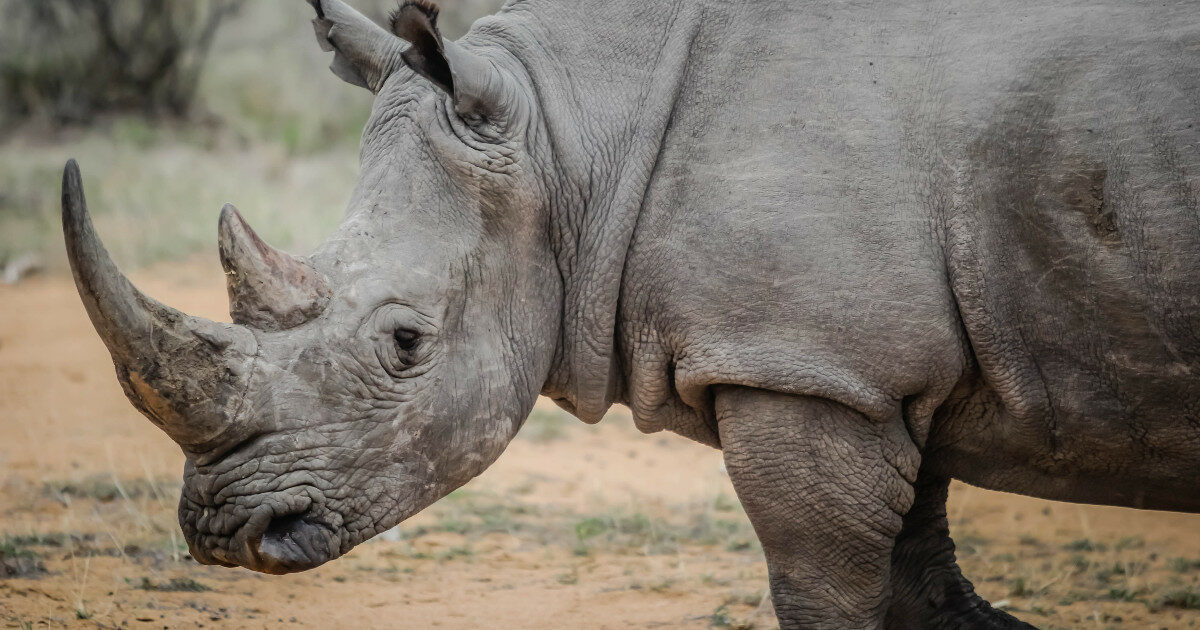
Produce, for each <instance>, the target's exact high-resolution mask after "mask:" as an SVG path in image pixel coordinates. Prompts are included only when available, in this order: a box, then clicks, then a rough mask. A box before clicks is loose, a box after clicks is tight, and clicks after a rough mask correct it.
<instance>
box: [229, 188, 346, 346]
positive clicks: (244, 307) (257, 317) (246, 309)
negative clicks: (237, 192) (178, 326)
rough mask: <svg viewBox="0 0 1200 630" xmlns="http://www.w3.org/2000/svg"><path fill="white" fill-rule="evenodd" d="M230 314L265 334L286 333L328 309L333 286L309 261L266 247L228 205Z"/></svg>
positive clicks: (238, 214) (239, 321) (236, 319)
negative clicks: (267, 332)
mask: <svg viewBox="0 0 1200 630" xmlns="http://www.w3.org/2000/svg"><path fill="white" fill-rule="evenodd" d="M218 244H219V246H220V251H221V265H222V266H223V267H225V279H226V281H227V282H228V288H229V314H230V316H231V317H233V321H234V322H236V323H238V324H244V325H246V326H251V327H253V328H257V329H259V330H286V329H288V328H293V327H295V326H299V325H300V324H303V323H304V322H306V321H308V320H310V319H312V318H314V317H316V316H317V315H319V314H320V313H321V311H323V310H325V305H326V304H327V303H328V302H329V295H330V292H329V286H328V285H327V283H326V282H325V278H324V277H323V276H321V274H320V273H319V272H317V270H315V269H313V268H312V267H311V266H310V265H309V264H308V263H307V262H305V261H304V260H302V259H300V258H297V257H295V256H292V255H291V254H288V253H286V252H281V251H279V250H277V249H275V248H273V247H271V246H270V245H267V244H266V243H264V242H263V240H262V239H260V238H259V237H258V235H257V234H255V233H254V230H252V229H250V225H249V224H247V223H246V220H245V219H243V218H242V215H241V213H240V212H238V211H237V208H234V207H233V206H232V205H229V204H225V207H224V208H222V209H221V221H220V225H219V226H218Z"/></svg>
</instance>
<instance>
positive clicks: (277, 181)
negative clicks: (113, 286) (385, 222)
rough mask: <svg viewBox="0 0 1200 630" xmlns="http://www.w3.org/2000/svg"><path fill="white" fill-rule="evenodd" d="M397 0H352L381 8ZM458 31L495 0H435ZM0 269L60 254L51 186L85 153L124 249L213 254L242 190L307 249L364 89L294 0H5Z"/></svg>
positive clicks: (101, 215) (89, 175)
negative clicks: (347, 80) (340, 74)
mask: <svg viewBox="0 0 1200 630" xmlns="http://www.w3.org/2000/svg"><path fill="white" fill-rule="evenodd" d="M396 1H397V0H350V3H351V4H352V5H354V6H355V7H356V8H357V9H359V10H360V11H362V12H364V13H366V14H367V15H368V16H370V17H372V18H374V19H376V20H378V21H382V20H383V18H384V17H385V16H386V14H387V12H388V11H389V10H391V9H392V8H393V7H394V6H395V4H396ZM439 4H440V6H441V7H442V13H441V16H442V17H441V27H442V31H443V34H444V35H446V36H447V37H451V38H456V37H458V36H460V35H462V34H463V33H465V32H466V30H467V29H468V28H469V26H470V24H471V23H472V22H473V21H474V20H475V19H477V18H478V17H480V16H482V15H486V14H488V13H492V12H494V11H495V10H497V9H498V8H499V5H500V4H501V1H500V0H443V1H442V2H440V3H439ZM0 11H2V14H3V15H4V16H5V19H4V20H3V21H0V271H3V270H4V269H5V267H6V265H8V266H10V267H11V266H12V265H13V264H14V263H17V264H22V265H27V264H30V261H33V264H34V265H36V266H38V267H45V268H49V269H51V270H62V269H64V268H65V259H64V258H63V253H62V243H61V240H62V239H61V227H60V223H59V211H60V210H59V184H60V181H61V173H62V166H63V163H64V162H65V161H66V159H67V158H70V157H74V158H76V159H78V160H79V163H80V166H81V168H82V170H83V173H84V182H85V188H86V193H87V196H88V202H89V207H90V209H91V210H92V213H93V215H94V217H95V221H96V223H97V228H98V229H99V230H100V233H101V235H102V237H103V238H104V241H105V243H106V244H107V246H108V248H109V250H110V251H111V252H112V253H113V256H114V257H115V258H116V259H117V261H118V262H119V263H120V264H122V265H123V266H125V267H128V268H136V267H139V266H143V265H147V264H150V263H154V262H159V261H163V260H168V259H178V258H184V257H188V256H192V255H196V254H198V253H204V254H207V253H210V252H212V251H215V243H216V218H217V213H218V210H219V209H220V207H221V205H222V204H223V203H225V202H227V201H228V202H232V203H234V204H235V205H237V206H238V207H239V208H240V209H241V210H242V212H243V213H244V214H246V215H247V217H248V218H249V219H250V221H251V222H252V223H253V224H254V226H255V228H256V229H257V230H259V232H260V234H261V235H262V236H263V237H264V238H266V239H267V240H268V241H270V242H271V243H272V244H275V245H277V246H280V247H283V248H285V249H289V250H291V251H294V252H306V251H307V250H309V249H310V248H312V247H313V246H314V245H316V244H317V243H318V242H319V241H320V240H321V238H322V237H323V235H325V234H327V233H328V232H329V231H330V230H332V229H333V227H334V226H335V225H336V224H337V221H338V219H339V218H340V216H341V214H342V210H343V209H344V206H345V202H346V199H347V198H348V197H349V194H350V190H351V187H352V186H353V182H354V179H355V176H356V174H357V162H358V158H357V150H358V141H359V135H360V133H361V130H362V127H363V124H364V123H365V122H366V119H367V115H368V113H369V111H370V107H371V98H372V97H371V94H370V93H368V92H366V91H364V90H361V89H358V88H354V87H352V86H349V85H346V84H344V83H342V82H341V81H340V80H338V79H337V78H336V77H334V76H333V74H332V73H331V72H329V71H328V65H329V63H330V61H331V58H330V55H329V54H328V53H323V52H321V50H320V49H319V48H318V47H317V44H316V41H315V40H314V38H313V33H312V27H311V26H310V24H309V21H310V20H311V19H312V17H313V11H312V9H311V7H309V6H308V4H307V3H306V2H304V1H303V0H259V1H250V0H188V1H187V2H179V1H174V0H0Z"/></svg>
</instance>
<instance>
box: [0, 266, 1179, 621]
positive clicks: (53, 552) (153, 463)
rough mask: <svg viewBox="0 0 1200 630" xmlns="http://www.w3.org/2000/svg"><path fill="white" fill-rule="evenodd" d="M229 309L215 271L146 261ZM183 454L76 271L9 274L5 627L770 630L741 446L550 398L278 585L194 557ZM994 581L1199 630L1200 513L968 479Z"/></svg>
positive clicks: (983, 585)
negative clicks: (480, 469)
mask: <svg viewBox="0 0 1200 630" xmlns="http://www.w3.org/2000/svg"><path fill="white" fill-rule="evenodd" d="M134 279H135V281H136V282H137V283H138V284H139V285H140V286H141V287H142V288H143V289H144V290H146V291H147V292H148V293H150V294H151V295H154V296H156V297H158V298H160V299H162V300H163V301H165V302H168V303H170V304H172V305H174V306H177V307H179V308H182V309H184V310H186V311H189V312H192V313H194V314H198V315H206V316H209V317H213V318H225V314H224V309H225V296H224V288H223V286H222V285H221V281H222V280H221V274H220V271H219V268H218V267H217V266H216V264H215V263H203V264H198V263H189V264H185V265H171V266H163V267H158V268H155V269H154V270H151V271H149V272H146V273H141V274H135V276H134ZM181 468H182V456H181V455H180V453H179V451H178V449H177V448H176V447H175V446H174V445H173V444H172V443H171V442H170V441H169V440H168V439H167V438H166V437H165V436H163V435H161V434H160V433H159V432H157V431H156V430H155V429H154V428H153V427H152V426H151V425H150V423H149V422H147V421H145V420H144V419H143V418H142V417H141V416H139V415H138V414H137V413H136V412H135V411H134V410H133V409H132V407H130V406H129V404H128V403H127V402H126V401H125V399H124V397H123V396H122V394H121V391H120V388H119V387H118V385H117V383H116V379H115V378H114V377H113V372H112V368H111V364H110V362H109V359H108V356H107V354H106V353H105V350H104V348H103V346H102V345H101V343H100V341H99V340H98V339H97V338H96V336H95V335H94V333H93V332H92V329H91V327H90V325H89V324H88V322H87V319H86V316H85V314H84V312H83V308H82V306H81V305H80V302H79V300H78V298H77V297H76V295H75V291H74V288H73V287H72V286H71V284H70V280H69V278H64V277H50V278H40V279H34V280H31V281H28V282H26V283H24V284H21V285H19V286H16V287H8V286H0V563H2V564H0V622H2V623H3V624H4V626H5V627H14V628H45V627H54V628H57V627H79V628H91V627H101V628H117V627H120V628H125V627H130V628H142V627H145V628H159V627H162V628H187V627H198V628H199V627H221V628H271V627H290V626H307V627H316V628H331V627H346V628H427V627H440V628H479V627H490V628H568V627H569V628H631V627H664V628H706V627H734V628H749V627H754V628H771V627H774V626H775V624H774V621H773V618H772V616H771V614H770V608H769V601H766V600H764V597H763V593H764V587H765V579H766V569H765V566H764V564H763V559H762V551H761V548H760V547H759V546H758V544H757V542H756V541H755V540H754V537H753V533H752V531H751V530H750V527H749V525H748V523H747V522H746V519H745V516H744V514H743V513H742V511H741V509H740V507H739V506H738V505H737V502H736V500H735V499H734V495H733V491H732V488H731V487H730V484H729V480H728V478H727V477H726V475H725V474H724V472H723V469H722V466H721V457H720V453H718V452H716V451H713V450H711V449H708V448H706V447H703V446H700V445H697V444H694V443H691V442H688V441H686V440H684V439H683V438H679V437H676V436H672V435H667V434H659V435H642V434H640V433H638V432H637V431H636V430H635V429H633V428H632V425H631V423H630V422H629V419H628V417H627V416H626V415H624V414H622V413H620V412H614V413H613V414H612V416H611V417H610V418H609V419H607V420H605V421H604V422H602V423H601V424H599V425H597V426H594V427H589V426H586V425H583V424H582V423H580V422H578V421H575V420H572V419H570V418H569V417H566V416H565V415H563V414H561V413H559V412H557V411H555V410H553V409H552V406H539V408H538V410H536V411H535V412H534V415H533V417H532V418H531V420H530V422H529V423H528V424H527V426H526V428H525V429H523V430H522V433H521V435H520V436H519V437H518V438H517V440H516V441H515V442H514V443H513V444H512V446H511V447H510V448H509V449H508V451H507V452H506V453H505V454H504V456H503V457H502V458H501V459H500V461H499V462H498V463H497V464H496V465H495V466H493V467H492V468H491V469H490V470H489V471H488V472H487V473H485V474H484V475H483V476H481V477H480V478H478V479H477V480H475V481H473V482H472V483H470V484H469V485H468V486H467V487H466V488H464V489H462V490H460V491H458V492H456V493H454V494H453V495H451V496H450V497H448V498H447V499H445V500H443V501H442V502H440V503H438V504H437V505H435V506H434V507H432V508H430V509H429V510H427V511H426V512H425V513H423V514H421V515H419V516H418V517H416V518H414V519H412V520H410V521H409V522H406V523H404V524H403V525H401V526H400V527H398V528H397V529H395V530H392V531H391V532H388V533H387V534H385V535H384V536H381V537H380V538H378V539H376V540H374V541H371V542H369V543H367V544H364V545H361V546H360V547H359V548H357V549H355V550H354V551H353V552H351V553H350V554H349V555H348V556H346V557H344V558H342V559H340V560H337V561H335V562H333V563H331V564H328V565H326V566H323V567H321V568H319V569H317V570H314V571H311V572H308V573H303V574H299V575H291V576H285V577H272V576H264V575H258V574H255V573H251V572H249V571H245V570H242V569H224V568H216V567H204V566H200V565H197V564H196V563H195V562H193V561H191V560H190V559H189V558H188V556H187V548H186V545H185V544H184V543H183V541H182V538H181V534H180V533H179V531H178V525H177V524H176V523H175V500H176V497H177V494H178V488H179V474H180V470H181ZM950 510H951V516H952V521H951V522H952V531H953V534H954V536H955V538H956V540H958V542H959V555H960V558H961V560H962V564H963V567H964V569H965V571H966V573H967V575H968V576H969V577H971V578H972V579H973V580H974V581H975V583H976V585H977V587H978V590H979V591H980V593H981V594H982V595H983V596H984V597H986V598H988V599H990V600H991V601H992V602H994V603H998V604H999V605H1001V606H1003V607H1005V608H1006V609H1008V610H1010V611H1013V612H1014V613H1015V614H1017V615H1018V616H1021V617H1022V618H1024V619H1025V620H1027V621H1029V622H1031V623H1033V624H1035V625H1038V626H1039V627H1044V628H1078V627H1083V628H1155V629H1157V628H1195V627H1197V626H1198V625H1200V516H1187V515H1182V514H1173V513H1163V512H1138V511H1134V510H1125V509H1117V508H1105V507H1094V506H1079V505H1070V504H1063V503H1053V502H1048V501H1041V500H1036V499H1031V498H1026V497H1019V496H1013V495H1005V494H999V493H994V492H988V491H984V490H979V489H976V488H970V487H967V486H962V485H959V486H956V487H954V488H953V490H952V493H951V506H950Z"/></svg>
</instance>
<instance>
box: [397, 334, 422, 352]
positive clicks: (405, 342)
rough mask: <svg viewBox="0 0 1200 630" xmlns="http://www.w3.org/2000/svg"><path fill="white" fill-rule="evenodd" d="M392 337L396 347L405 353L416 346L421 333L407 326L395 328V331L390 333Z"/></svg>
mask: <svg viewBox="0 0 1200 630" xmlns="http://www.w3.org/2000/svg"><path fill="white" fill-rule="evenodd" d="M392 339H394V340H395V341H396V349H397V350H399V351H400V352H401V353H405V354H407V353H409V352H412V351H413V350H415V349H416V348H417V342H418V341H420V340H421V333H419V332H417V331H415V330H410V329H408V328H397V329H396V332H394V333H392Z"/></svg>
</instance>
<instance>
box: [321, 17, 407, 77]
mask: <svg viewBox="0 0 1200 630" xmlns="http://www.w3.org/2000/svg"><path fill="white" fill-rule="evenodd" d="M308 3H309V4H311V5H312V6H313V8H314V9H316V11H317V18H316V19H315V20H313V28H314V29H315V30H316V33H317V43H318V44H320V45H321V50H325V51H334V56H333V65H331V66H329V69H330V70H333V73H334V74H336V75H337V76H338V77H340V78H341V79H342V80H343V81H345V82H347V83H350V84H352V85H357V86H359V87H364V88H367V89H368V90H371V91H372V92H379V90H380V88H382V87H383V83H384V81H387V78H388V76H390V75H391V74H392V72H393V71H395V70H396V69H397V68H399V67H401V66H402V65H403V64H404V61H403V59H401V57H400V53H401V51H402V50H403V48H404V44H403V42H401V41H399V40H397V39H396V38H395V37H393V36H392V34H391V33H389V32H387V31H386V30H385V29H384V28H383V27H381V26H379V25H378V24H376V23H374V22H372V21H371V20H369V19H367V17H366V16H364V15H363V14H361V13H359V12H358V11H355V10H354V9H352V8H351V7H350V6H348V5H347V4H346V3H345V2H342V0H308Z"/></svg>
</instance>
